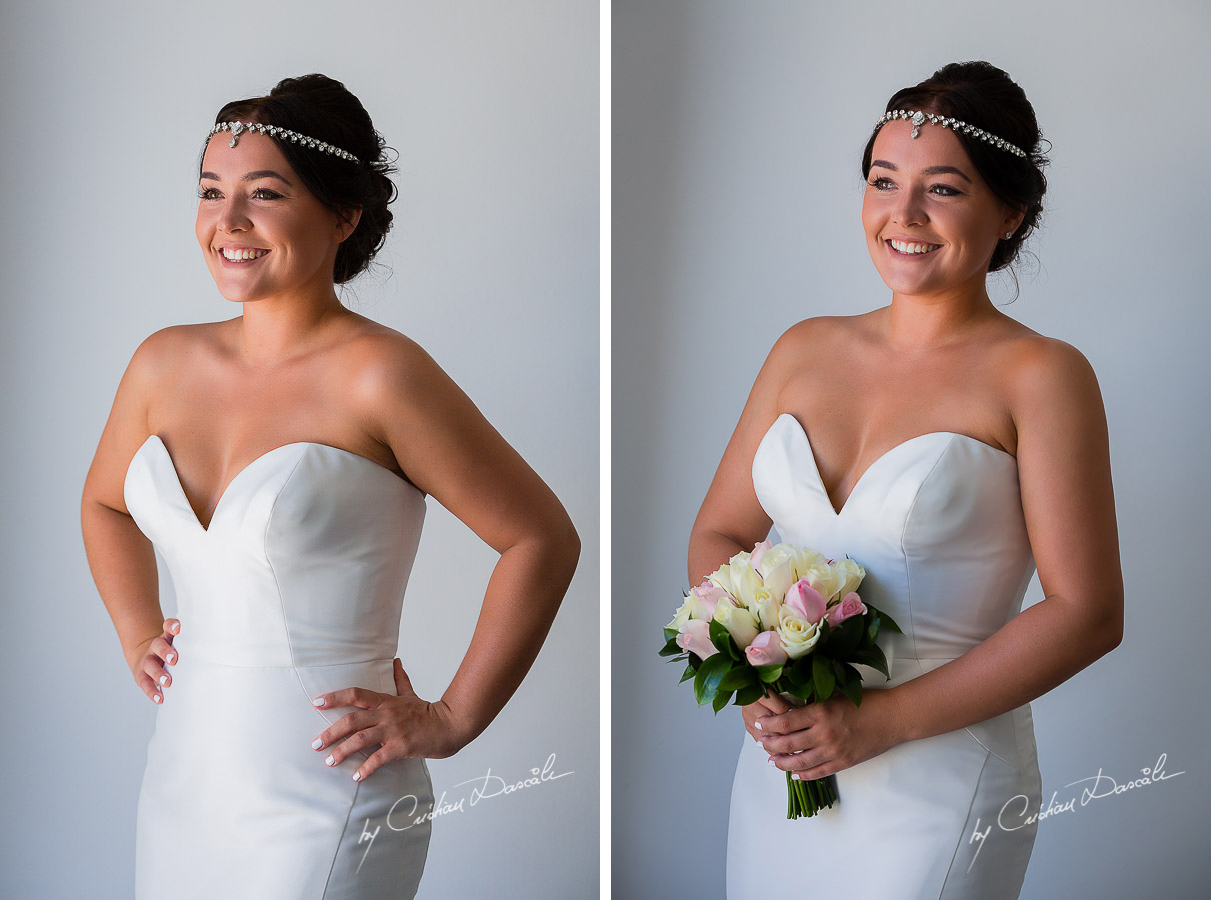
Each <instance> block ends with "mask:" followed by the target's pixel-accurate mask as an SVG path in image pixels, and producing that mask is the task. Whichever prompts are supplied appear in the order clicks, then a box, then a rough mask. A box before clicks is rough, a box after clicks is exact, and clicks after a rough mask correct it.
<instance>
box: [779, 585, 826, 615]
mask: <svg viewBox="0 0 1211 900" xmlns="http://www.w3.org/2000/svg"><path fill="white" fill-rule="evenodd" d="M785 603H786V605H787V606H789V607H790V608H791V609H793V610H794V611H795V612H797V613H798V614H799V615H801V616H803V618H805V619H807V621H809V622H810V623H811V624H813V625H817V624H819V622H820V620H821V619H823V618H824V614H825V612H826V611H827V609H828V604H827V603H826V602H825V600H824V597H823V596H822V595H821V594H820V592H819V591H818V590H816V589H815V588H814V587H812V584H811V582H810V581H808V580H807V579H806V578H800V579H799V580H798V581H796V582H795V583H794V584H792V585H791V586H790V590H789V591H787V592H786V601H785Z"/></svg>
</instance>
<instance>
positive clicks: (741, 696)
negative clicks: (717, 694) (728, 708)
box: [736, 684, 765, 706]
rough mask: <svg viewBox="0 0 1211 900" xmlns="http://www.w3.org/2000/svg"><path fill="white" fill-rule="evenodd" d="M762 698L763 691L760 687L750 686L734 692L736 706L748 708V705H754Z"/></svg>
mask: <svg viewBox="0 0 1211 900" xmlns="http://www.w3.org/2000/svg"><path fill="white" fill-rule="evenodd" d="M764 696H765V691H764V690H762V689H761V685H759V684H750V685H749V686H748V687H744V688H741V689H740V690H738V691H736V705H737V706H748V705H749V704H750V703H756V702H757V701H758V700H760V699H761V698H762V697H764Z"/></svg>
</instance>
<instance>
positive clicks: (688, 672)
mask: <svg viewBox="0 0 1211 900" xmlns="http://www.w3.org/2000/svg"><path fill="white" fill-rule="evenodd" d="M690 658H691V659H693V657H690ZM695 671H696V668H695V666H694V664H693V663H690V664H689V665H687V666H686V667H685V671H684V672H682V673H681V681H679V682H677V683H678V684H681V683H682V682H683V681H689V680H690V679H691V678H693V677H694V672H695Z"/></svg>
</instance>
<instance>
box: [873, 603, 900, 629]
mask: <svg viewBox="0 0 1211 900" xmlns="http://www.w3.org/2000/svg"><path fill="white" fill-rule="evenodd" d="M866 608H867V609H872V610H874V612H875V614H876V615H877V616H878V617H879V622H880V627H881V628H886V629H887V630H889V631H894V632H895V633H896V634H903V633H904V632H903V631H901V630H900V626H899V625H897V624H896V620H895V619H893V618H892V617H891V616H889V615H888V614H887V613H885V612H883V610H881V609H875V608H874V607H873V606H871V605H870V604H869V603H868V604H866Z"/></svg>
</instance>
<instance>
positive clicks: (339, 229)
mask: <svg viewBox="0 0 1211 900" xmlns="http://www.w3.org/2000/svg"><path fill="white" fill-rule="evenodd" d="M361 219H362V208H361V207H360V206H355V207H353V208H352V209H348V210H345V212H344V213H343V214H338V216H337V220H336V231H335V236H336V242H337V243H338V244H339V243H341V242H342V241H344V240H345V239H346V238H348V237H349V235H351V234H353V232H354V231H355V230H356V229H357V223H358V222H360V221H361Z"/></svg>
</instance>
